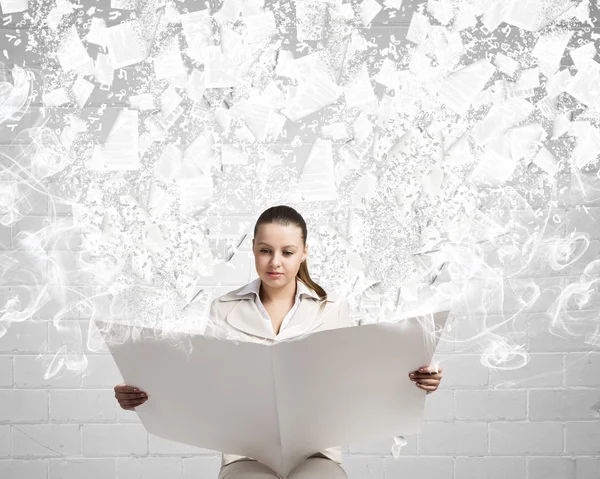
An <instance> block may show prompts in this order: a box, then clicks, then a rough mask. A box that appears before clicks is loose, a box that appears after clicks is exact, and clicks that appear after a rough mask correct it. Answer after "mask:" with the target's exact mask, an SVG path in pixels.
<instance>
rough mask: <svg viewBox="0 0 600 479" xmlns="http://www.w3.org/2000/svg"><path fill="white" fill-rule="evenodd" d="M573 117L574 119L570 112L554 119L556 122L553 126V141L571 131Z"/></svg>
mask: <svg viewBox="0 0 600 479" xmlns="http://www.w3.org/2000/svg"><path fill="white" fill-rule="evenodd" d="M571 117H572V113H571V112H570V111H568V112H566V113H563V114H561V115H557V116H556V118H554V122H553V124H552V139H553V140H554V139H556V138H558V137H559V136H561V135H563V134H564V133H566V132H567V131H569V130H570V128H571Z"/></svg>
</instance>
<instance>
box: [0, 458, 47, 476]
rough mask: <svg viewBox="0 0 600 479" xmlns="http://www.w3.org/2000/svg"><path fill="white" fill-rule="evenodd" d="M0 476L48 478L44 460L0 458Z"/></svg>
mask: <svg viewBox="0 0 600 479" xmlns="http://www.w3.org/2000/svg"><path fill="white" fill-rule="evenodd" d="M0 477H2V478H7V479H25V478H26V479H48V474H47V465H46V460H45V459H37V460H29V461H23V460H14V459H8V460H0Z"/></svg>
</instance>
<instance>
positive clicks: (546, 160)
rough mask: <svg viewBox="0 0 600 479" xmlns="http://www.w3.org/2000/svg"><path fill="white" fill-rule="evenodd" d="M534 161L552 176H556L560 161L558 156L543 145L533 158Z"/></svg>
mask: <svg viewBox="0 0 600 479" xmlns="http://www.w3.org/2000/svg"><path fill="white" fill-rule="evenodd" d="M533 163H534V164H535V165H536V166H537V167H538V168H540V169H542V170H544V171H545V172H546V173H548V174H549V175H550V176H554V175H555V174H556V173H557V172H558V162H557V161H556V158H554V156H553V155H552V153H550V152H549V151H548V149H546V148H545V147H541V148H540V151H538V153H537V155H535V157H534V158H533Z"/></svg>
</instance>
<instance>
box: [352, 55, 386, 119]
mask: <svg viewBox="0 0 600 479" xmlns="http://www.w3.org/2000/svg"><path fill="white" fill-rule="evenodd" d="M344 97H345V98H346V104H347V105H348V106H349V107H350V108H355V107H356V108H360V109H361V110H362V111H363V112H365V113H367V114H375V113H377V107H378V106H379V102H378V101H377V97H376V96H375V92H374V91H373V86H372V85H371V80H370V78H369V72H368V71H367V64H366V63H363V64H362V66H361V68H360V69H359V70H358V72H357V74H356V76H355V77H354V78H353V79H352V81H351V82H349V83H348V85H346V86H345V87H344Z"/></svg>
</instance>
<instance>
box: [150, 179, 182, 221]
mask: <svg viewBox="0 0 600 479" xmlns="http://www.w3.org/2000/svg"><path fill="white" fill-rule="evenodd" d="M175 200H176V198H175V197H174V196H173V195H170V194H168V193H167V192H166V191H165V190H163V189H162V188H161V187H159V186H158V185H157V184H156V183H155V182H154V181H153V182H152V183H151V185H150V192H149V194H148V212H149V213H150V214H151V215H152V216H153V217H154V218H160V217H161V216H163V215H164V214H165V213H168V212H169V210H170V208H171V206H172V205H173V204H174V203H175Z"/></svg>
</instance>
